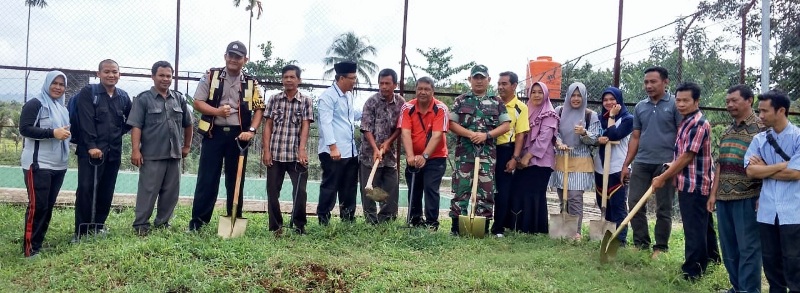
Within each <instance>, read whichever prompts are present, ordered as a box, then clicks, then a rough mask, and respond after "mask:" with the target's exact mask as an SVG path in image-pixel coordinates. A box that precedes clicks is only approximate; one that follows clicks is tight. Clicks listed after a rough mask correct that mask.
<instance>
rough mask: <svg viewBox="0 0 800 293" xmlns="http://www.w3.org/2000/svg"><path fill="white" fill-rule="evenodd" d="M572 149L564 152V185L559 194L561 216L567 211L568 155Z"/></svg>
mask: <svg viewBox="0 0 800 293" xmlns="http://www.w3.org/2000/svg"><path fill="white" fill-rule="evenodd" d="M571 151H572V149H567V150H565V151H564V182H563V183H564V185H563V189H562V192H561V194H562V195H561V196H562V197H563V198H564V204H562V205H561V213H562V214H563V213H564V212H565V211H566V210H567V200H568V196H567V195H568V194H569V153H570V152H571Z"/></svg>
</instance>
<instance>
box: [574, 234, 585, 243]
mask: <svg viewBox="0 0 800 293" xmlns="http://www.w3.org/2000/svg"><path fill="white" fill-rule="evenodd" d="M581 238H583V235H581V233H575V236H574V237H572V240H575V241H581Z"/></svg>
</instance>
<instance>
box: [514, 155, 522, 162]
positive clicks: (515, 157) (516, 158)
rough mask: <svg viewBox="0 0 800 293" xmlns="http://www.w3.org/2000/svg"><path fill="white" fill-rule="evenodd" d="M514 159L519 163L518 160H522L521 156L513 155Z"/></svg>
mask: <svg viewBox="0 0 800 293" xmlns="http://www.w3.org/2000/svg"><path fill="white" fill-rule="evenodd" d="M514 161H517V163H519V161H522V157H520V156H514Z"/></svg>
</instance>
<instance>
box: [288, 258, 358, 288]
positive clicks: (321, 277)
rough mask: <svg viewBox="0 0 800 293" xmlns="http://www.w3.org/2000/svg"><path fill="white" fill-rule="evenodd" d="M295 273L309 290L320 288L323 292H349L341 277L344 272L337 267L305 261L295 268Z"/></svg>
mask: <svg viewBox="0 0 800 293" xmlns="http://www.w3.org/2000/svg"><path fill="white" fill-rule="evenodd" d="M296 275H297V276H299V277H300V279H301V280H302V281H303V283H305V284H306V288H307V289H308V290H309V291H310V290H319V289H321V290H322V291H325V292H350V289H349V288H347V283H346V282H345V281H344V279H343V277H344V273H343V271H342V270H341V269H339V268H327V267H325V266H323V265H321V264H316V263H307V264H304V265H302V266H300V267H298V268H296Z"/></svg>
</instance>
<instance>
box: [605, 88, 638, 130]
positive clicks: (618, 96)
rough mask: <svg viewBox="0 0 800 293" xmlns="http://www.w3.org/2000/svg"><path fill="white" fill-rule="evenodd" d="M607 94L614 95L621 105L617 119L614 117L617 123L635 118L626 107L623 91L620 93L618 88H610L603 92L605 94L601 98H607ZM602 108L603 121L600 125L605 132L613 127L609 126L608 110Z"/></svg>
mask: <svg viewBox="0 0 800 293" xmlns="http://www.w3.org/2000/svg"><path fill="white" fill-rule="evenodd" d="M606 94H612V95H613V96H614V99H616V100H617V104H618V105H620V110H619V113H617V117H614V119H615V121H622V120H623V119H629V118H633V115H631V113H628V108H627V107H626V106H625V101H624V100H623V99H622V91H620V90H619V89H618V88H615V87H613V86H610V87H607V88H606V89H605V90H604V91H603V94H602V95H600V98H601V99H602V97H605V96H606ZM601 108H602V112H601V113H602V119H600V125H601V126H602V128H603V130H605V129H608V127H610V126H611V125H608V115H609V112H608V110H606V108H605V107H601Z"/></svg>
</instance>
